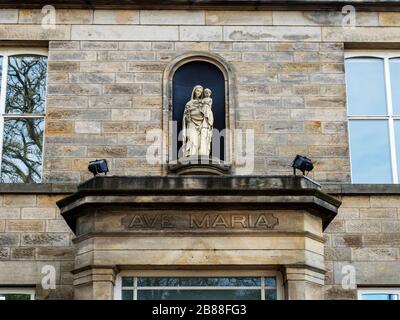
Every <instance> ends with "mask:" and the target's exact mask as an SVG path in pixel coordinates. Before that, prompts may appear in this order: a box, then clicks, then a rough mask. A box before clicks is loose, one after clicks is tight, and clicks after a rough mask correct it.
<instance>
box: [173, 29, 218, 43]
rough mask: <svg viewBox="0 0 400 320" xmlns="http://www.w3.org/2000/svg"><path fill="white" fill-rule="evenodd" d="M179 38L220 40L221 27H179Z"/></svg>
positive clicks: (184, 39)
mask: <svg viewBox="0 0 400 320" xmlns="http://www.w3.org/2000/svg"><path fill="white" fill-rule="evenodd" d="M179 40H181V41H221V40H222V27H214V26H207V27H195V26H187V27H186V26H183V27H179Z"/></svg>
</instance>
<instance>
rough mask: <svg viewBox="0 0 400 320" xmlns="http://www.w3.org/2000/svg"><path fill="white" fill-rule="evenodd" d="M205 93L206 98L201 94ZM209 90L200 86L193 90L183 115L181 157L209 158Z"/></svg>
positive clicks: (210, 103)
mask: <svg viewBox="0 0 400 320" xmlns="http://www.w3.org/2000/svg"><path fill="white" fill-rule="evenodd" d="M204 91H206V92H207V96H206V98H204V97H203V92H204ZM210 95H211V90H209V89H206V90H204V89H203V87H202V86H201V85H197V86H195V87H194V88H193V91H192V96H191V98H190V101H188V103H186V106H185V111H184V113H183V124H182V138H183V146H182V149H183V156H184V157H197V156H207V157H209V156H210V145H211V135H212V129H213V122H214V120H213V113H212V111H211V105H212V99H211V98H210Z"/></svg>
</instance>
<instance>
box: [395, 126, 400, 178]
mask: <svg viewBox="0 0 400 320" xmlns="http://www.w3.org/2000/svg"><path fill="white" fill-rule="evenodd" d="M394 135H395V143H396V155H397V174H398V176H399V181H400V120H395V121H394Z"/></svg>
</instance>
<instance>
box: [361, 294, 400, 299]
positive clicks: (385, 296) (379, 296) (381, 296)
mask: <svg viewBox="0 0 400 320" xmlns="http://www.w3.org/2000/svg"><path fill="white" fill-rule="evenodd" d="M362 299H363V300H397V299H398V297H397V295H396V294H388V293H365V294H363V295H362Z"/></svg>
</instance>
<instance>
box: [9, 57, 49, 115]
mask: <svg viewBox="0 0 400 320" xmlns="http://www.w3.org/2000/svg"><path fill="white" fill-rule="evenodd" d="M46 61H47V59H46V57H40V56H29V57H28V56H13V57H10V58H9V63H8V78H7V100H6V113H35V112H37V113H43V112H44V102H45V90H46V74H47V62H46Z"/></svg>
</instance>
